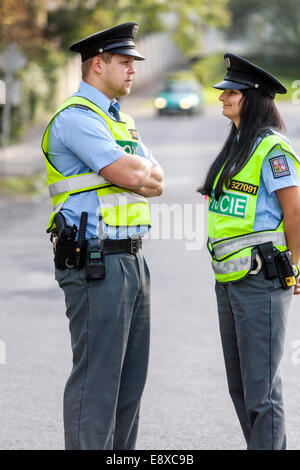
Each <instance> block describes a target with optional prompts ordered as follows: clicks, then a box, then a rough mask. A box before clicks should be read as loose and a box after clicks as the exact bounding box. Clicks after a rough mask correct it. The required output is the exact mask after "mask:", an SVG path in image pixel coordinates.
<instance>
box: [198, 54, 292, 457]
mask: <svg viewBox="0 0 300 470" xmlns="http://www.w3.org/2000/svg"><path fill="white" fill-rule="evenodd" d="M224 58H225V60H226V66H227V74H226V76H225V78H224V80H223V81H222V82H220V83H218V84H217V85H215V88H217V89H220V90H224V91H223V92H222V94H221V96H220V98H219V99H220V101H221V102H222V103H223V115H224V116H226V117H227V118H229V119H230V120H231V121H232V126H231V131H230V134H229V136H228V138H227V140H226V142H225V144H224V146H223V148H222V150H221V152H220V153H219V155H218V156H217V158H216V159H215V161H214V162H213V164H212V165H211V167H210V169H209V171H208V174H207V176H206V180H205V182H204V184H203V185H202V187H201V188H199V192H201V193H202V194H204V195H208V196H209V208H208V236H209V239H208V248H209V251H210V253H211V256H212V266H213V270H214V274H215V277H216V295H217V303H218V313H219V324H220V332H221V339H222V346H223V353H224V358H225V366H226V373H227V380H228V386H229V392H230V395H231V398H232V400H233V403H234V406H235V409H236V412H237V415H238V418H239V421H240V424H241V427H242V430H243V433H244V436H245V439H246V442H247V448H248V449H285V448H286V437H285V427H284V411H283V403H282V394H281V379H280V376H279V371H278V367H279V363H280V360H281V357H282V353H283V345H284V337H285V327H286V318H287V310H288V307H289V304H290V301H291V296H292V294H293V292H294V293H295V294H299V293H300V283H299V281H298V279H299V278H298V279H297V280H296V276H297V274H298V270H297V268H296V265H297V263H298V261H299V258H300V187H299V186H300V182H299V175H300V165H299V162H298V160H297V157H296V155H295V153H294V151H293V150H292V148H291V146H290V144H289V142H288V140H287V139H286V137H284V136H283V135H282V134H281V133H279V130H281V129H282V128H283V122H282V120H281V118H280V116H279V113H278V111H277V109H276V106H275V104H274V97H275V94H276V93H286V88H285V87H284V86H283V85H282V84H281V83H280V82H279V81H278V80H277V79H276V78H275V77H274V76H272V75H271V74H269V73H268V72H266V71H265V70H263V69H261V68H260V67H257V66H256V65H254V64H252V63H251V62H248V61H247V60H245V59H243V58H241V57H238V56H235V55H233V54H225V56H224ZM288 249H289V251H288Z"/></svg>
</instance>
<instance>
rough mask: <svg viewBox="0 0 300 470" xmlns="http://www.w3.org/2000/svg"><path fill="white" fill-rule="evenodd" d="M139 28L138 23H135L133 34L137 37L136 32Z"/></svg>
mask: <svg viewBox="0 0 300 470" xmlns="http://www.w3.org/2000/svg"><path fill="white" fill-rule="evenodd" d="M138 30H139V27H138V25H137V24H135V25H134V27H133V28H132V36H133V37H135V36H136V33H137V32H138Z"/></svg>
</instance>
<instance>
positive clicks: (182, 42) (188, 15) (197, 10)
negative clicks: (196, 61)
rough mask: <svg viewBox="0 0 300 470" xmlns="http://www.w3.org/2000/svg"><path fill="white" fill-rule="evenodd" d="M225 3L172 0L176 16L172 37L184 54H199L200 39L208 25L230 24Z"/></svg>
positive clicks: (206, 0)
mask: <svg viewBox="0 0 300 470" xmlns="http://www.w3.org/2000/svg"><path fill="white" fill-rule="evenodd" d="M227 4H228V0H214V1H210V0H189V1H188V2H183V1H181V0H174V2H173V9H174V11H175V12H176V13H177V18H178V20H177V26H176V31H175V33H174V37H175V39H176V41H177V43H178V45H179V47H180V48H181V50H182V52H183V53H184V54H185V55H186V56H188V57H193V56H194V55H197V54H199V50H200V47H201V39H202V37H203V34H204V32H205V31H206V30H207V28H208V27H215V28H221V27H226V26H228V25H229V24H230V13H229V11H228V10H227Z"/></svg>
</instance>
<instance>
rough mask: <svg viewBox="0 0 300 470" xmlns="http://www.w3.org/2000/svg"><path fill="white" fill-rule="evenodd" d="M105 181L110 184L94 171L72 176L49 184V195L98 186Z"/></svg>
mask: <svg viewBox="0 0 300 470" xmlns="http://www.w3.org/2000/svg"><path fill="white" fill-rule="evenodd" d="M105 183H108V184H111V183H109V181H106V180H105V179H104V178H102V176H99V175H97V174H96V173H88V174H87V175H78V176H73V177H72V178H68V179H65V180H62V181H57V183H52V184H50V185H49V193H50V196H51V197H54V196H58V195H59V194H62V193H67V192H69V191H76V190H79V189H83V188H88V187H90V186H100V185H101V184H105Z"/></svg>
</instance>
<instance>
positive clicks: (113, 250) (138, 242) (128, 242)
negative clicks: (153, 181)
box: [103, 237, 142, 255]
mask: <svg viewBox="0 0 300 470" xmlns="http://www.w3.org/2000/svg"><path fill="white" fill-rule="evenodd" d="M103 246H104V254H105V255H113V254H117V253H130V254H132V255H135V254H136V253H138V252H139V251H140V250H141V249H142V238H141V237H138V238H126V239H124V240H110V239H105V240H103Z"/></svg>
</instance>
